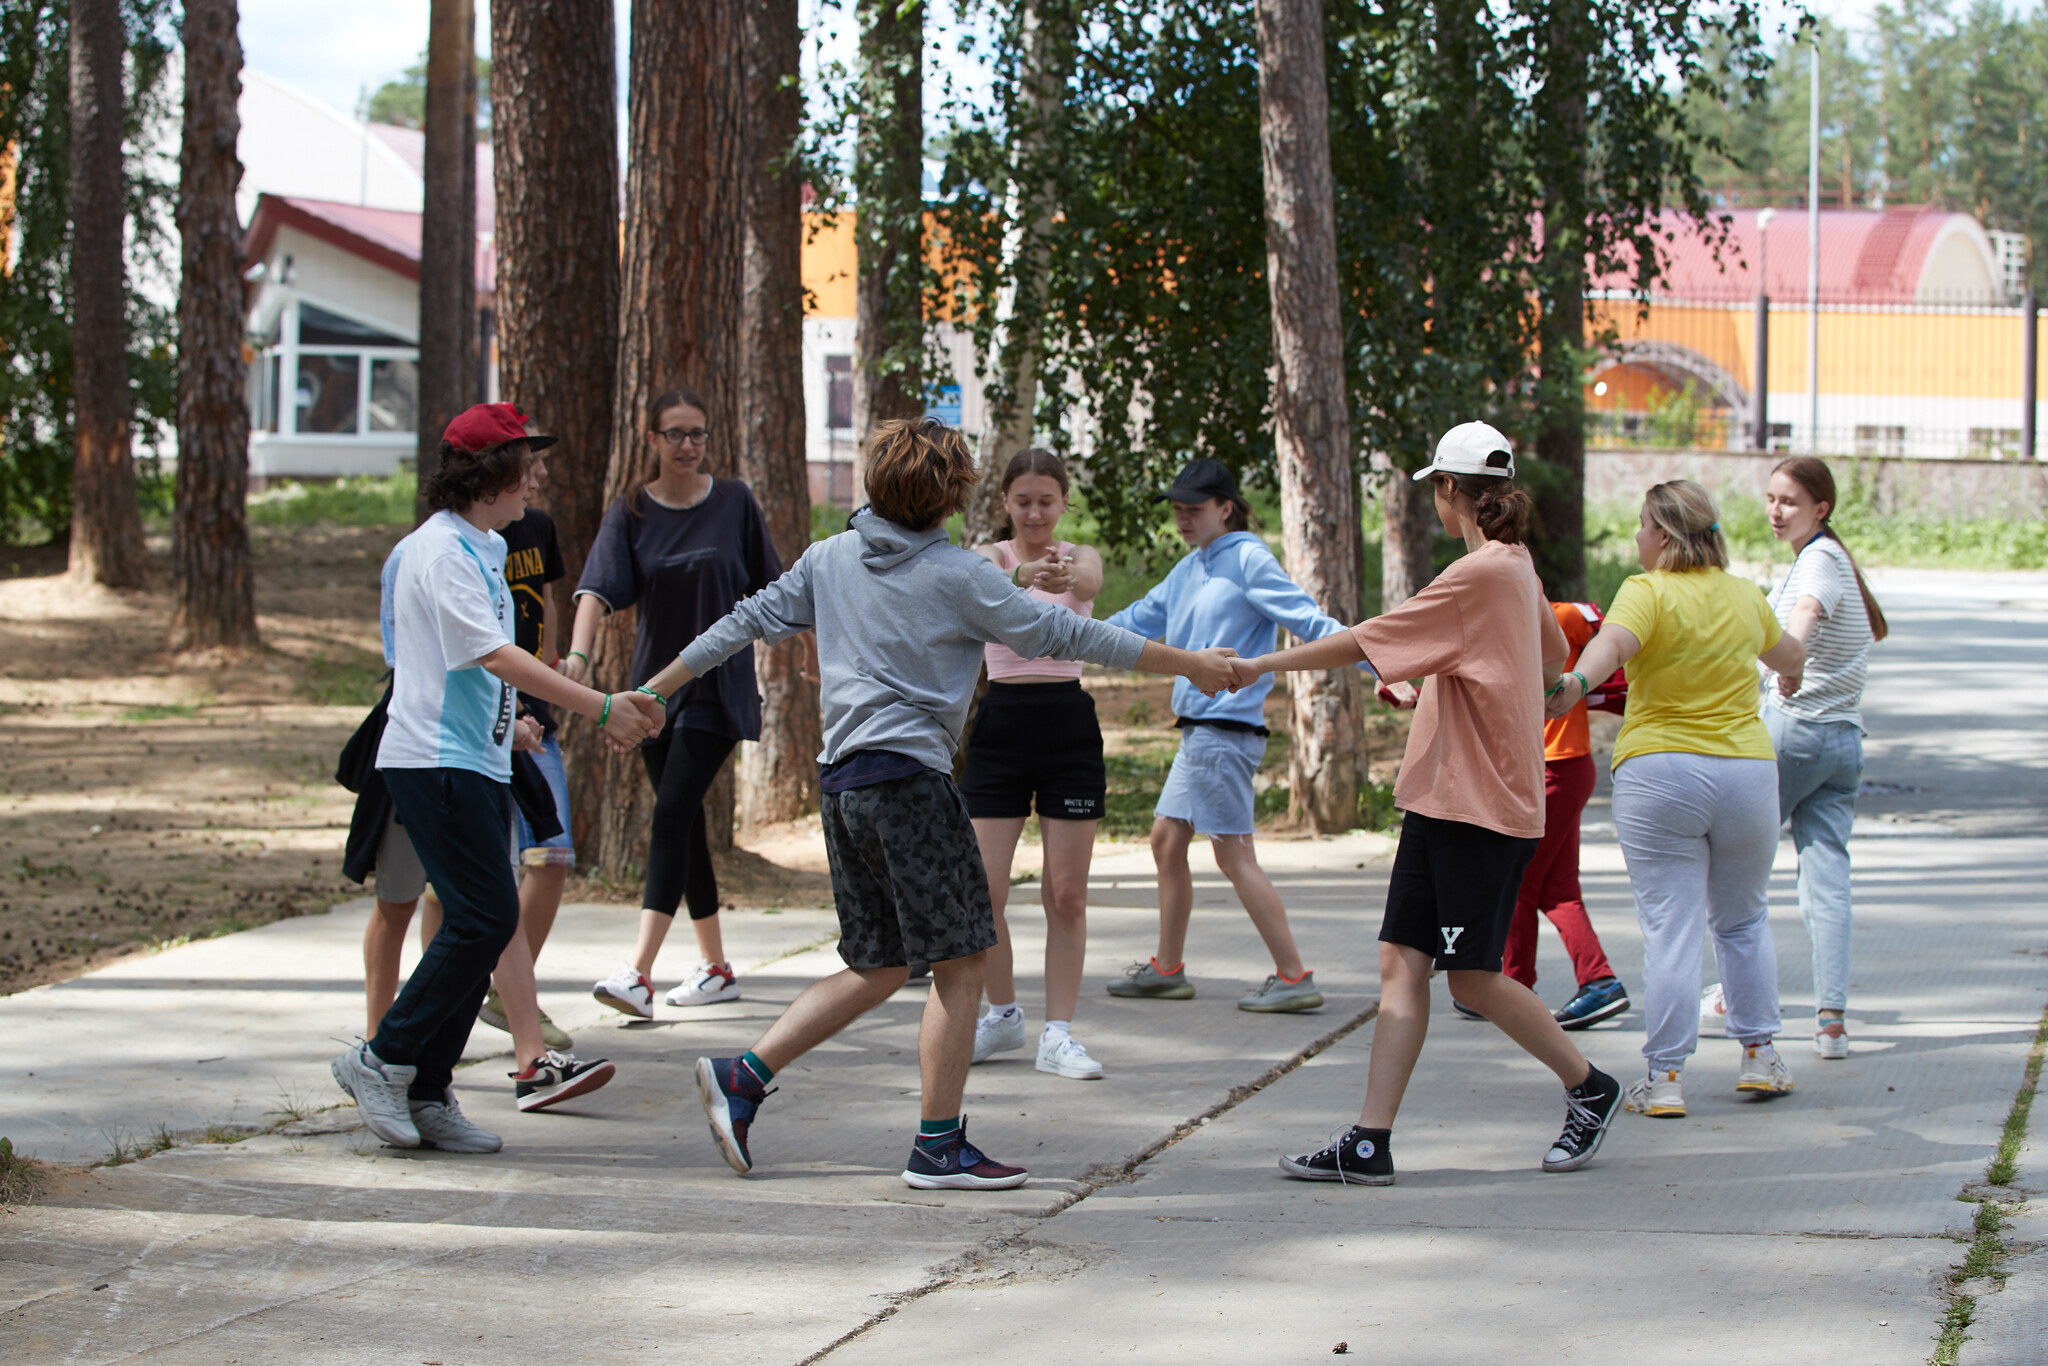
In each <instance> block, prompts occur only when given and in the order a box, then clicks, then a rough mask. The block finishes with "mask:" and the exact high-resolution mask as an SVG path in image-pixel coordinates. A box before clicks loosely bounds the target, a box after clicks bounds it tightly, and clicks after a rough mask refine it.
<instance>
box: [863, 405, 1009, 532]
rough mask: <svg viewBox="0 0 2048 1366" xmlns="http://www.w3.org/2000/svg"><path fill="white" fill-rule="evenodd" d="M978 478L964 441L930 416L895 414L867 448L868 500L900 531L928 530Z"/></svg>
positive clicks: (960, 502)
mask: <svg viewBox="0 0 2048 1366" xmlns="http://www.w3.org/2000/svg"><path fill="white" fill-rule="evenodd" d="M980 482H981V472H980V471H979V470H977V469H976V468H975V464H974V454H973V452H971V451H969V450H968V449H967V440H966V438H964V437H962V436H961V435H960V433H959V432H957V431H954V430H953V429H952V428H951V427H948V426H947V425H946V424H945V423H943V422H941V421H939V420H938V419H937V418H935V417H924V418H896V419H894V420H892V421H889V422H884V423H882V424H881V425H880V426H878V427H877V428H875V439H874V441H873V443H872V444H870V445H869V447H868V504H869V506H871V507H872V508H874V510H875V515H876V516H877V517H880V518H882V519H883V520H884V521H889V522H894V523H895V524H896V525H897V526H900V527H902V528H903V529H904V530H905V531H930V530H931V529H932V528H933V527H935V526H937V525H939V524H940V523H941V522H943V521H945V520H946V519H947V518H948V517H950V516H952V515H953V514H954V513H956V512H958V511H959V510H960V509H961V508H963V507H965V506H966V505H967V499H968V498H969V496H971V495H972V494H973V492H974V489H975V486H976V485H977V484H979V483H980Z"/></svg>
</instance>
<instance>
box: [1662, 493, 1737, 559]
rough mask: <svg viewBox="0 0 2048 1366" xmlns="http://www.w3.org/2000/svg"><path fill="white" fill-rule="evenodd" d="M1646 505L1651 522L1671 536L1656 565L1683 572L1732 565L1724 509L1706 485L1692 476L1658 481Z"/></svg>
mask: <svg viewBox="0 0 2048 1366" xmlns="http://www.w3.org/2000/svg"><path fill="white" fill-rule="evenodd" d="M1643 509H1644V510H1645V511H1646V512H1648V513H1649V514H1650V524H1651V525H1652V526H1654V527H1656V528H1657V529H1658V530H1659V531H1662V532H1663V533H1664V534H1665V535H1666V536H1669V537H1670V538H1671V539H1670V540H1669V541H1668V542H1667V543H1666V544H1665V546H1664V549H1663V550H1661V551H1659V552H1658V553H1657V563H1656V565H1655V566H1653V567H1654V568H1657V569H1665V570H1670V571H1672V572H1674V573H1681V574H1682V573H1685V572H1687V571H1689V570H1694V569H1726V568H1727V567H1728V542H1727V540H1726V539H1725V538H1724V537H1723V536H1722V535H1721V510H1720V509H1719V508H1718V507H1716V506H1714V495H1713V494H1711V493H1708V492H1707V491H1706V489H1704V488H1702V487H1701V486H1700V485H1698V484H1695V483H1694V482H1693V481H1692V480H1690V479H1673V480H1671V481H1669V482H1668V483H1663V484H1657V485H1654V486H1652V488H1651V489H1650V491H1649V492H1648V493H1646V494H1644V495H1643Z"/></svg>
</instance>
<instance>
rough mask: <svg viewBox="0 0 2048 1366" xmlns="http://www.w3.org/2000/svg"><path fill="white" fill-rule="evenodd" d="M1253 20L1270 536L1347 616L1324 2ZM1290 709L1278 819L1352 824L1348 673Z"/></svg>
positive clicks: (1354, 735)
mask: <svg viewBox="0 0 2048 1366" xmlns="http://www.w3.org/2000/svg"><path fill="white" fill-rule="evenodd" d="M1258 24H1259V147H1260V153H1261V155H1260V162H1261V165H1262V167H1263V170H1264V178H1265V187H1266V274H1267V281H1268V287H1269V289H1270V291H1271V296H1272V309H1273V439H1274V451H1275V456H1276V459H1277V463H1278V465H1279V471H1280V526H1281V540H1282V545H1283V548H1284V551H1285V554H1286V559H1287V571H1288V573H1289V574H1290V575H1292V576H1293V578H1294V581H1295V582H1296V583H1299V584H1300V585H1301V586H1302V587H1303V588H1304V589H1306V590H1307V591H1308V594H1309V596H1311V597H1313V598H1314V599H1315V600H1316V602H1317V603H1318V604H1320V605H1321V606H1322V608H1323V610H1324V611H1326V612H1328V613H1330V614H1331V615H1332V616H1335V617H1338V618H1339V619H1341V620H1345V621H1356V620H1357V619H1358V555H1359V524H1358V483H1357V478H1356V476H1355V475H1354V474H1353V472H1352V465H1351V420H1350V408H1349V406H1348V403H1347V400H1346V395H1345V387H1344V336H1343V329H1342V326H1341V323H1340V321H1339V313H1338V290H1339V284H1338V276H1337V227H1336V212H1335V207H1334V200H1333V190H1332V186H1331V175H1330V92H1329V83H1328V80H1327V78H1326V76H1325V72H1324V65H1323V60H1324V59H1323V9H1322V4H1321V0H1258ZM1289 710H1290V713H1291V714H1290V721H1291V731H1292V740H1293V744H1292V746H1291V749H1290V753H1289V760H1288V781H1289V785H1290V794H1291V795H1290V798H1289V803H1288V808H1289V815H1290V816H1292V817H1293V819H1295V820H1296V821H1299V822H1303V823H1306V824H1307V825H1309V826H1311V827H1313V828H1314V829H1315V830H1317V831H1319V832H1325V833H1327V832H1330V831H1338V830H1349V829H1351V828H1352V827H1353V826H1355V825H1356V824H1357V823H1358V785H1359V780H1360V779H1361V778H1362V777H1363V775H1364V769H1365V763H1364V731H1363V729H1362V726H1361V714H1360V710H1359V689H1358V677H1357V671H1356V670H1355V669H1331V670H1327V671H1325V672H1322V673H1313V674H1302V675H1300V676H1299V677H1297V678H1296V679H1295V680H1294V686H1293V688H1292V689H1291V690H1290V700H1289Z"/></svg>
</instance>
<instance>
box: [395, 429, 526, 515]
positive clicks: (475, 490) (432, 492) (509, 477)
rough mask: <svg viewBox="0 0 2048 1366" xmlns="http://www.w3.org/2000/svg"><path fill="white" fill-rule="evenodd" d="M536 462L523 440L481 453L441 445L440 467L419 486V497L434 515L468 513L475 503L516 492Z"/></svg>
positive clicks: (510, 442)
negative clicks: (530, 467) (527, 470)
mask: <svg viewBox="0 0 2048 1366" xmlns="http://www.w3.org/2000/svg"><path fill="white" fill-rule="evenodd" d="M532 462H533V448H532V447H531V446H529V445H527V444H526V442H525V441H524V440H519V441H501V442H499V443H498V444H497V445H495V446H486V447H484V448H483V449H482V450H480V451H466V450H463V449H462V448H461V447H459V446H454V445H451V444H449V443H448V442H446V441H443V442H442V443H441V463H440V466H439V467H438V468H437V469H435V471H434V472H433V473H432V474H430V475H428V476H427V479H426V482H425V483H424V484H422V485H421V486H420V495H421V496H422V497H423V498H425V499H426V503H427V506H428V507H430V508H433V509H434V510H435V511H437V512H438V511H440V510H441V509H443V508H446V509H447V510H448V511H450V512H457V513H460V512H467V511H468V510H469V506H470V504H472V503H476V502H481V501H482V500H483V499H485V498H494V497H496V496H497V495H498V494H501V493H503V492H504V491H505V490H507V489H510V488H517V487H518V486H519V483H520V481H521V480H523V479H525V478H526V469H527V466H528V465H530V464H531V463H532Z"/></svg>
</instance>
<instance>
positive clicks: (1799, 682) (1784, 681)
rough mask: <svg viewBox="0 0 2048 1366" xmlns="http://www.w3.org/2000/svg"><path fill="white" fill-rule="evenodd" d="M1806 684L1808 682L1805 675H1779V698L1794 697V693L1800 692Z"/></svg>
mask: <svg viewBox="0 0 2048 1366" xmlns="http://www.w3.org/2000/svg"><path fill="white" fill-rule="evenodd" d="M1805 682H1806V675H1804V674H1785V673H1781V674H1779V675H1778V696H1780V697H1790V696H1792V695H1793V694H1794V693H1796V692H1798V691H1799V689H1800V688H1801V686H1803V685H1804V684H1805Z"/></svg>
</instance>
